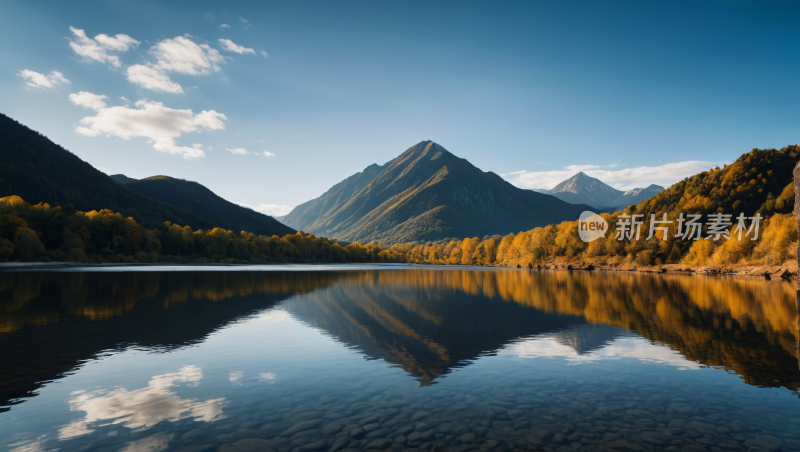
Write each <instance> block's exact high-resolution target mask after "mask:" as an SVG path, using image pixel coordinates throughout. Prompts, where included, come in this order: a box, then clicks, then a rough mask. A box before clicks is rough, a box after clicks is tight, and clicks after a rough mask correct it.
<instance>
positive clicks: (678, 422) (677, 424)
mask: <svg viewBox="0 0 800 452" xmlns="http://www.w3.org/2000/svg"><path fill="white" fill-rule="evenodd" d="M683 424H684V421H683V419H673V420H671V421H669V424H668V425H667V427H669V428H683Z"/></svg>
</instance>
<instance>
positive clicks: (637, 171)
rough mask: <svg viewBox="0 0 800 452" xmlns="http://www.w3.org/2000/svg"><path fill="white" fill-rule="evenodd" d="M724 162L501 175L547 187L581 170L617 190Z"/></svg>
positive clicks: (583, 167)
mask: <svg viewBox="0 0 800 452" xmlns="http://www.w3.org/2000/svg"><path fill="white" fill-rule="evenodd" d="M723 163H727V162H708V161H699V160H687V161H685V162H675V163H667V164H665V165H659V166H637V167H635V168H622V169H615V168H616V167H617V164H616V163H612V164H609V165H570V166H565V167H564V168H563V169H560V170H552V171H513V172H510V173H507V174H502V175H501V176H503V177H504V178H505V179H506V180H508V181H509V182H511V183H512V184H514V185H516V186H517V187H520V188H528V189H534V188H545V189H551V188H553V187H555V186H556V185H558V184H559V183H561V182H563V181H565V180H566V179H569V178H570V177H572V176H574V175H575V174H577V173H579V172H581V171H583V172H584V173H586V175H588V176H592V177H595V178H597V179H600V180H601V181H603V182H605V183H606V184H608V185H611V186H612V187H614V188H617V189H619V190H629V189H631V188H636V187H647V186H648V185H650V184H656V185H661V186H663V187H669V186H670V185H672V184H674V183H676V182H678V181H680V180H681V179H683V178H685V177H689V176H692V175H695V174H697V173H700V172H702V171H706V170H708V169H710V168H713V167H714V166H721V165H722V164H723Z"/></svg>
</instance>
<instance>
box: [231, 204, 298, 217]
mask: <svg viewBox="0 0 800 452" xmlns="http://www.w3.org/2000/svg"><path fill="white" fill-rule="evenodd" d="M240 205H241V206H244V207H249V208H251V209H253V210H255V211H256V212H261V213H265V214H267V215H272V216H275V217H280V216H282V215H286V214H288V213H289V212H291V211H292V209H294V207H292V206H287V205H286V204H259V205H258V207H253V206H248V205H247V204H240Z"/></svg>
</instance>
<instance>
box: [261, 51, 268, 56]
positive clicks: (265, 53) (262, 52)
mask: <svg viewBox="0 0 800 452" xmlns="http://www.w3.org/2000/svg"><path fill="white" fill-rule="evenodd" d="M261 54H262V55H264V58H269V55H267V52H265V51H263V50H262V51H261Z"/></svg>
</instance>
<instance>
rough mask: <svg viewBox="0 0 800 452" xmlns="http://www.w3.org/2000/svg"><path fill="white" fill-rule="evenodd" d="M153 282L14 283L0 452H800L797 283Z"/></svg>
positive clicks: (25, 276)
mask: <svg viewBox="0 0 800 452" xmlns="http://www.w3.org/2000/svg"><path fill="white" fill-rule="evenodd" d="M348 268H349V270H348ZM273 269H274V268H273ZM141 270H145V271H117V272H108V271H105V272H98V271H92V272H81V271H70V272H5V273H0V449H6V450H12V451H20V452H21V451H55V450H61V451H87V452H93V451H97V452H106V451H108V452H111V451H125V452H159V451H178V450H181V451H193V452H200V451H206V452H214V451H220V452H232V451H242V452H244V451H248V452H251V451H252V452H255V451H269V452H290V451H292V452H312V451H328V452H335V451H345V452H354V451H376V452H377V451H379V450H380V451H387V452H392V451H397V452H400V451H404V450H411V451H414V452H416V451H417V450H424V451H438V450H456V451H460V452H466V451H472V450H474V451H490V450H492V451H498V452H499V451H512V450H545V451H548V450H552V451H560V452H567V451H572V450H588V451H606V450H609V451H612V450H617V451H621V452H624V451H643V450H650V451H652V450H683V451H690V452H700V451H715V452H719V451H753V452H756V451H764V450H770V451H777V450H784V451H794V450H800V400H798V392H797V391H796V390H797V389H798V388H800V369H798V359H797V344H798V342H797V340H798V319H797V297H796V293H795V291H794V290H793V288H792V287H791V285H790V284H786V283H778V282H764V281H756V280H736V279H723V278H713V277H698V276H671V275H641V274H624V273H603V272H593V273H585V272H583V273H578V272H576V273H567V272H546V271H533V272H531V271H527V270H525V271H520V270H497V271H481V270H473V269H470V270H462V269H447V270H429V269H409V268H395V269H392V268H389V269H387V268H383V269H378V268H376V269H369V268H367V269H365V268H361V269H353V268H352V267H341V268H340V269H339V270H336V269H327V270H326V271H318V270H319V269H318V270H317V271H298V270H302V269H295V271H241V270H242V269H241V268H238V269H236V270H239V271H200V270H208V269H195V270H198V271H181V272H175V271H163V269H162V271H159V269H158V268H145V269H141ZM184 270H186V269H185V268H184ZM306 270H307V269H306Z"/></svg>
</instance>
